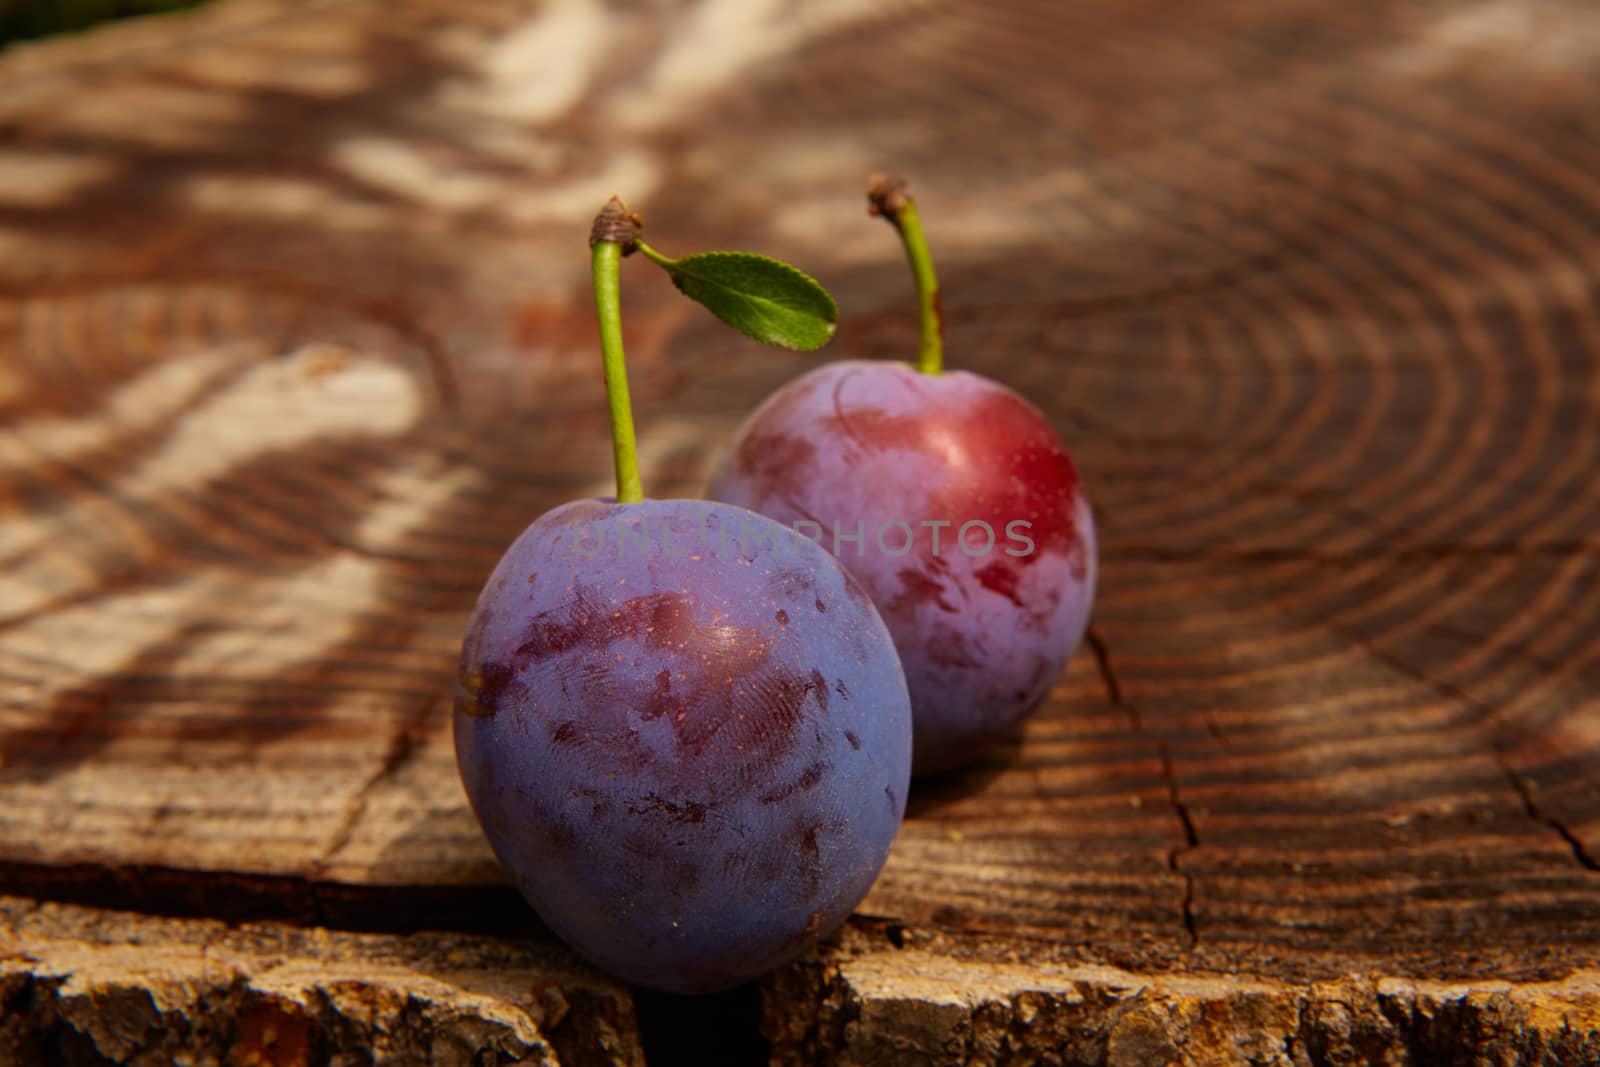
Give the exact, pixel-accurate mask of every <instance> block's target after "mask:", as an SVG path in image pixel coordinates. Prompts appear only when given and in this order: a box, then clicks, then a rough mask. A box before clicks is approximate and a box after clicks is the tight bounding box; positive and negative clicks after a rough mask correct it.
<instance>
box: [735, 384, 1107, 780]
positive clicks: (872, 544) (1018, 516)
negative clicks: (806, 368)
mask: <svg viewBox="0 0 1600 1067" xmlns="http://www.w3.org/2000/svg"><path fill="white" fill-rule="evenodd" d="M709 495H710V496H711V497H712V498H713V499H716V500H722V501H726V502H728V503H730V504H738V505H741V506H743V507H747V508H750V509H752V510H754V511H758V512H761V513H762V514H764V515H768V516H771V517H772V518H773V519H776V520H777V521H779V522H781V523H784V524H786V525H790V526H796V524H799V525H798V527H797V528H799V529H801V530H802V531H803V532H805V533H808V534H816V535H819V536H820V539H821V540H822V542H823V543H824V544H826V545H827V546H828V547H830V548H831V549H833V550H834V553H835V555H836V556H837V557H838V558H839V560H840V562H842V563H843V564H844V565H845V567H846V568H847V569H848V570H849V571H850V572H851V573H852V574H853V575H855V577H857V578H858V579H860V581H861V583H862V584H863V585H864V586H866V588H867V591H868V592H869V593H870V594H871V596H872V599H873V601H874V602H875V603H876V604H877V606H878V609H879V611H881V612H882V614H883V618H884V621H885V622H887V623H888V625H889V631H890V632H891V633H892V634H893V635H894V639H895V644H896V646H897V647H898V648H899V651H900V660H901V663H902V665H903V666H904V668H905V673H906V680H907V683H908V685H909V687H910V691H911V703H912V711H913V719H914V730H915V743H914V748H913V751H914V771H915V773H917V774H919V775H920V774H926V773H930V772H934V771H939V770H943V769H945V768H948V767H952V766H955V765H957V764H959V763H962V762H965V761H966V760H968V759H971V758H972V757H973V756H975V755H976V754H978V753H979V752H980V751H981V750H982V749H983V748H984V747H985V746H986V745H989V744H991V743H992V742H994V741H995V740H996V739H997V738H999V737H1000V736H1002V735H1003V734H1005V733H1006V732H1007V731H1009V730H1010V729H1011V728H1012V727H1013V726H1015V725H1016V724H1017V722H1019V721H1020V720H1021V719H1022V718H1023V717H1024V716H1025V715H1026V714H1027V713H1028V712H1029V711H1030V710H1031V709H1033V708H1034V707H1035V706H1036V705H1038V704H1039V702H1040V701H1041V700H1043V698H1044V697H1045V695H1046V694H1047V693H1048V692H1049V691H1050V688H1051V687H1052V686H1053V685H1054V683H1055V680H1056V678H1057V677H1058V676H1059V674H1060V673H1061V669H1062V667H1063V666H1064V665H1065V664H1066V662H1067V660H1068V658H1069V657H1070V656H1071V655H1072V652H1073V650H1074V649H1075V648H1076V647H1077V645H1078V643H1079V641H1080V640H1081V639H1082V637H1083V634H1084V629H1085V627H1086V626H1087V625H1088V619H1089V610H1090V606H1091V604H1092V602H1093V599H1094V587H1095V570H1096V551H1095V531H1094V521H1093V518H1092V515H1091V513H1090V509H1089V503H1088V500H1087V498H1086V497H1085V496H1084V493H1083V490H1082V487H1081V486H1080V485H1079V482H1078V473H1077V470H1076V468H1074V466H1073V464H1072V460H1071V458H1070V457H1069V456H1068V454H1067V450H1066V448H1065V446H1064V445H1063V444H1062V443H1061V440H1060V438H1059V437H1058V436H1057V435H1056V433H1055V431H1054V430H1052V429H1051V427H1050V424H1049V422H1048V421H1046V419H1045V418H1044V416H1043V415H1042V414H1041V413H1040V412H1039V411H1038V409H1037V408H1035V407H1033V406H1032V405H1031V404H1029V403H1028V402H1027V401H1025V400H1023V399H1022V398H1021V397H1020V396H1018V395H1017V394H1016V393H1014V392H1012V391H1011V390H1009V389H1007V388H1005V387H1004V386H1002V385H999V384H998V383H996V382H993V381H990V380H989V379H986V378H983V377H980V376H978V375H974V374H969V373H966V372H964V371H950V372H945V373H941V374H923V373H919V372H918V371H916V370H914V369H913V368H911V367H909V366H907V365H905V364H901V363H891V362H866V361H844V362H837V363H830V364H826V365H824V366H822V367H819V368H817V369H816V370H813V371H811V372H810V373H808V374H806V375H803V376H802V377H800V378H798V379H796V380H795V381H793V382H791V383H789V384H788V385H786V386H785V387H784V388H782V389H780V390H779V391H778V392H777V393H775V394H773V395H772V396H771V397H769V398H768V399H767V401H766V402H765V403H764V404H762V405H761V407H760V408H758V409H757V410H756V411H755V412H754V413H752V414H751V416H750V418H749V419H748V420H747V421H746V422H745V424H744V426H743V427H742V429H741V430H740V431H739V434H738V436H737V438H736V440H735V442H734V445H733V448H732V450H731V451H730V453H729V455H728V456H727V457H726V458H725V459H724V461H723V463H722V464H721V466H720V468H719V469H718V470H717V472H716V474H715V475H714V477H713V479H712V482H711V487H710V494H709Z"/></svg>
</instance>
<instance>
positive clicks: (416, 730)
mask: <svg viewBox="0 0 1600 1067" xmlns="http://www.w3.org/2000/svg"><path fill="white" fill-rule="evenodd" d="M437 707H438V698H437V697H435V696H432V695H430V696H429V697H428V698H427V699H426V700H424V701H422V703H420V704H419V705H418V706H417V707H416V708H415V709H413V710H412V711H410V712H409V713H407V714H406V715H404V716H403V717H402V718H401V719H400V721H399V722H397V723H396V724H395V729H394V732H393V733H392V734H391V735H390V737H389V745H388V748H387V749H386V750H385V751H384V754H383V760H382V762H381V763H379V764H378V768H377V770H375V771H373V772H372V775H371V776H370V777H368V778H367V780H366V781H365V782H362V783H361V787H360V788H359V789H357V790H356V792H355V795H354V796H352V797H351V798H350V802H349V803H348V804H347V805H346V807H345V812H344V815H343V817H342V818H341V819H340V820H339V825H338V827H337V828H336V829H335V830H334V832H333V835H332V837H331V838H330V839H329V842H328V846H327V847H326V848H325V849H323V850H322V855H321V856H319V857H318V858H317V859H316V861H315V862H314V863H313V864H312V865H311V871H312V875H313V877H316V876H320V875H321V874H322V873H323V872H324V871H325V870H326V869H327V866H328V864H329V863H330V862H331V861H332V859H333V857H334V856H336V855H338V854H339V851H340V850H341V849H343V848H344V847H345V846H346V845H348V844H349V843H350V838H351V836H352V835H353V834H354V833H355V829H356V825H357V824H358V823H360V821H361V817H362V815H364V814H365V813H366V810H367V798H368V797H370V796H371V795H372V793H373V791H374V790H375V789H377V788H378V786H380V785H382V784H383V783H384V782H386V781H388V780H389V779H390V778H392V777H394V775H395V774H396V773H397V772H398V771H399V770H400V768H401V767H403V766H405V764H406V762H407V761H408V760H410V759H411V757H412V755H413V754H414V753H415V752H416V748H417V740H418V739H419V738H420V737H421V735H422V732H423V731H424V730H425V729H426V727H427V722H428V719H429V717H430V716H431V715H432V714H433V712H434V710H435V709H436V708H437Z"/></svg>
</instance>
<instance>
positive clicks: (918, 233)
mask: <svg viewBox="0 0 1600 1067" xmlns="http://www.w3.org/2000/svg"><path fill="white" fill-rule="evenodd" d="M867 200H868V201H869V202H870V204H871V205H872V206H871V207H870V208H869V209H868V210H869V211H870V212H871V213H872V214H874V215H882V216H883V217H884V218H885V219H887V220H888V221H889V224H890V225H892V226H893V227H894V228H895V232H897V233H898V234H899V235H900V243H901V244H903V245H905V247H906V259H907V260H909V261H910V263H911V274H912V277H914V278H915V279H916V281H917V307H918V311H919V313H920V318H921V325H922V334H921V340H920V343H919V344H918V346H917V370H919V371H921V372H922V373H923V374H938V373H940V372H941V371H943V370H944V308H943V307H942V306H941V304H940V303H939V278H938V276H937V275H936V274H934V273H933V257H932V256H931V255H929V254H928V241H927V239H926V238H925V237H923V236H922V221H921V219H919V218H918V217H917V202H916V201H915V200H912V199H911V196H910V194H909V193H907V192H906V183H905V182H904V181H903V180H901V179H900V178H894V177H889V176H888V175H873V177H872V180H871V181H870V182H869V183H868V185H867Z"/></svg>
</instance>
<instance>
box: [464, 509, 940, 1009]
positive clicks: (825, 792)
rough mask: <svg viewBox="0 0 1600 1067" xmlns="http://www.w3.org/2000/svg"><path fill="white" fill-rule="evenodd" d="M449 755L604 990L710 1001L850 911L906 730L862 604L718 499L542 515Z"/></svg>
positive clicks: (906, 717) (799, 550)
mask: <svg viewBox="0 0 1600 1067" xmlns="http://www.w3.org/2000/svg"><path fill="white" fill-rule="evenodd" d="M455 741H456V754H457V762H458V765H459V768H460V772H461V779H462V781H463V783H464V784H465V786H466V790H467V794H468V796H469V797H470V799H471V801H472V806H473V808H474V809H475V811H476V812H477V814H478V818H479V820H480V821H481V823H482V824H483V828H484V831H485V833H486V834H487V835H488V838H489V842H490V844H491V845H492V846H493V848H494V851H495V853H496V854H497V855H498V856H499V857H500V860H501V861H502V862H503V863H504V864H505V866H506V867H507V868H508V869H509V870H510V872H511V873H512V875H513V877H514V878H515V880H516V883H517V885H518V887H519V888H520V889H521V890H522V892H523V894H524V895H525V896H526V897H527V898H528V900H529V901H530V902H531V903H532V904H533V906H534V908H535V910H537V911H538V913H539V914H540V916H541V917H542V918H543V919H544V920H545V922H546V923H547V924H548V925H549V926H550V928H551V929H552V930H553V931H554V932H555V933H556V934H557V935H559V936H560V937H561V938H562V939H563V940H565V941H566V942H567V943H568V944H569V945H571V946H572V947H573V948H574V949H576V950H577V951H578V952H580V953H581V954H582V955H584V956H586V957H587V958H588V959H590V960H591V961H593V962H594V963H595V964H597V965H599V966H600V967H601V968H603V969H605V970H606V971H609V972H610V973H612V974H614V975H617V976H619V977H622V978H624V979H627V980H629V981H632V982H635V983H637V984H639V985H643V986H648V987H652V988H656V989H662V990H666V991H669V992H678V993H689V992H711V991H715V990H718V989H723V988H727V987H729V986H733V985H736V984H738V983H740V982H744V981H747V980H749V979H751V978H753V977H755V976H757V975H759V974H761V973H763V972H765V971H767V970H769V969H771V968H772V967H775V966H777V965H779V964H781V963H783V962H784V961H785V960H787V959H789V958H791V957H793V956H795V955H797V954H799V953H800V952H802V951H804V950H805V949H806V948H807V947H808V946H809V945H811V944H812V943H813V942H814V941H815V940H816V939H817V938H818V937H820V936H822V935H824V934H826V933H828V932H829V931H831V930H833V929H834V928H835V927H837V926H838V925H839V924H840V923H841V922H843V921H844V919H845V918H846V917H847V916H848V915H849V913H850V911H851V910H852V909H853V908H854V907H855V905H856V904H857V903H858V902H859V901H860V900H861V898H862V897H863V896H865V895H866V892H867V890H868V888H869V887H870V886H871V885H872V882H873V879H874V878H875V877H876V876H877V874H878V871H879V869H880V868H881V867H882V865H883V862H884V859H885V857H886V855H887V854H888V850H889V845H890V842H891V841H892V840H893V838H894V835H895V832H896V830H897V829H898V828H899V825H900V821H901V817H902V815H903V812H904V805H905V800H906V790H907V786H908V782H909V777H910V766H911V710H910V700H909V697H908V695H907V692H906V684H905V677H904V675H903V673H902V672H901V668H900V665H899V661H898V658H897V657H896V654H895V649H894V644H893V641H892V639H891V638H890V636H889V633H888V630H887V629H886V628H885V626H884V623H883V620H882V619H881V618H880V616H879V614H878V612H877V611H876V610H875V609H874V607H873V605H872V603H871V601H870V599H869V598H868V596H867V594H866V592H865V591H864V590H863V589H862V588H861V587H860V585H859V584H858V583H857V582H856V581H855V580H853V579H852V578H851V577H850V576H849V575H848V574H847V573H845V571H844V570H843V569H842V568H841V567H840V566H839V565H838V564H837V563H836V562H835V560H834V559H833V558H832V557H831V556H829V555H828V553H827V552H826V551H824V550H823V549H822V548H821V547H819V546H817V545H816V544H815V543H813V542H812V541H810V540H808V539H806V538H804V537H794V536H792V535H791V533H790V531H787V530H785V529H784V528H782V527H781V526H779V525H778V524H776V523H774V522H772V521H771V520H768V519H765V518H762V517H761V516H759V515H755V514H753V513H751V512H748V511H745V510H743V509H741V508H736V507H732V506H729V505H726V504H718V503H713V502H706V501H689V500H644V501H642V502H639V503H632V504H617V503H613V502H608V501H599V500H585V501H578V502H575V503H570V504H566V505H563V506H562V507H558V508H556V509H555V510H553V511H550V512H548V513H546V514H545V515H543V516H542V517H540V518H539V519H538V520H537V521H535V522H534V523H533V525H531V526H529V527H528V529H527V530H526V531H525V532H524V533H523V534H522V536H521V537H519V538H518V539H517V540H516V542H515V543H514V544H512V546H511V547H510V548H509V549H508V550H507V551H506V553H505V556H504V557H503V558H502V559H501V560H500V563H499V565H498V566H497V567H496V568H495V570H494V573H493V574H492V575H491V576H490V577H489V580H488V582H487V583H486V585H485V587H484V590H483V593H482V595H481V596H480V597H479V599H478V605H477V610H476V613H475V614H474V616H473V619H472V622H471V625H470V628H469V630H468V633H467V637H466V641H465V643H464V646H463V649H462V655H461V665H460V671H459V677H458V685H457V690H456V715H455Z"/></svg>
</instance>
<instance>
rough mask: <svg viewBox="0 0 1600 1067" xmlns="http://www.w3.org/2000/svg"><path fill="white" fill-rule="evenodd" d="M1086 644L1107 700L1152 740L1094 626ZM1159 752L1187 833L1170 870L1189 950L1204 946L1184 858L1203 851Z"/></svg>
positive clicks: (1163, 749)
mask: <svg viewBox="0 0 1600 1067" xmlns="http://www.w3.org/2000/svg"><path fill="white" fill-rule="evenodd" d="M1084 640H1085V641H1086V642H1087V643H1088V645H1089V648H1090V649H1091V650H1093V652H1094V659H1095V663H1096V664H1097V665H1098V667H1099V670H1100V680H1101V682H1103V683H1104V685H1105V688H1106V698H1107V699H1108V700H1109V701H1110V702H1111V703H1112V704H1113V705H1114V706H1116V707H1119V708H1121V709H1122V710H1123V712H1124V713H1125V714H1126V715H1127V716H1128V722H1129V724H1130V725H1131V726H1132V727H1133V732H1134V733H1136V734H1138V735H1140V736H1141V737H1146V736H1148V735H1147V734H1146V733H1145V729H1144V720H1143V718H1142V717H1141V716H1140V715H1139V710H1138V709H1137V708H1136V707H1134V705H1133V704H1132V703H1131V702H1129V701H1128V700H1127V699H1126V698H1125V697H1124V696H1123V693H1122V683H1121V682H1120V681H1119V680H1118V679H1117V672H1116V669H1115V668H1114V667H1113V666H1112V663H1111V648H1110V646H1108V645H1107V644H1106V641H1105V638H1104V637H1102V636H1101V635H1100V632H1099V631H1098V630H1096V629H1095V628H1094V627H1092V626H1091V627H1090V628H1089V630H1088V632H1087V633H1086V634H1085V635H1084ZM1156 751H1157V753H1158V754H1159V756H1160V758H1161V777H1162V780H1163V781H1165V782H1166V785H1167V802H1168V804H1170V805H1171V807H1172V811H1173V814H1175V815H1176V816H1177V817H1178V825H1179V826H1180V827H1182V829H1183V844H1181V845H1174V846H1173V847H1172V848H1171V849H1169V850H1168V851H1167V870H1168V871H1170V872H1171V873H1172V876H1173V877H1175V878H1179V879H1182V881H1183V900H1182V903H1181V904H1180V906H1179V911H1180V914H1181V916H1182V920H1183V929H1184V932H1185V934H1186V935H1187V940H1188V944H1189V947H1190V948H1191V949H1192V948H1194V947H1195V946H1196V945H1198V944H1199V943H1200V931H1199V927H1198V925H1197V923H1196V921H1195V914H1194V883H1195V878H1194V875H1192V874H1190V873H1189V872H1187V871H1185V870H1183V857H1184V856H1186V855H1188V854H1189V853H1190V852H1192V851H1194V850H1195V849H1196V848H1199V847H1200V835H1199V834H1198V833H1197V832H1196V830H1195V825H1194V819H1193V817H1192V816H1191V815H1190V813H1189V806H1188V805H1187V804H1185V803H1184V800H1183V795H1182V793H1181V792H1180V791H1179V789H1178V774H1177V771H1176V769H1175V768H1174V766H1173V762H1172V752H1171V750H1170V749H1169V748H1168V747H1167V743H1166V742H1165V741H1158V742H1157V743H1156Z"/></svg>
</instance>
